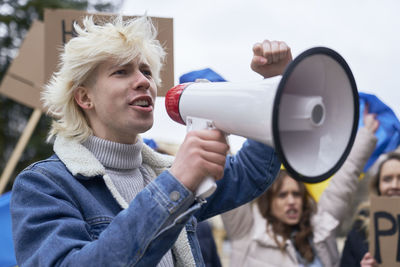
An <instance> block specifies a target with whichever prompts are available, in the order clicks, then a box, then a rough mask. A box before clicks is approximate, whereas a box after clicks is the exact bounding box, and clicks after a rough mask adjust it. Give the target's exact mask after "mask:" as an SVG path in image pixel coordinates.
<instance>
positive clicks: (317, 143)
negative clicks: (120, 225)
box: [165, 47, 359, 197]
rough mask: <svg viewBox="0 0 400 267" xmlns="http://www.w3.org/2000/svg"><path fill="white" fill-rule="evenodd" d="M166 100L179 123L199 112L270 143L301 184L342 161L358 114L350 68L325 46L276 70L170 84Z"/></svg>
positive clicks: (207, 190) (223, 128)
mask: <svg viewBox="0 0 400 267" xmlns="http://www.w3.org/2000/svg"><path fill="white" fill-rule="evenodd" d="M165 105H166V109H167V112H168V114H169V116H170V117H171V118H172V119H173V120H175V121H177V122H179V123H182V124H188V121H190V123H192V121H193V120H197V118H200V119H201V120H206V121H208V122H207V123H206V124H205V125H206V126H207V125H210V124H212V125H214V126H215V127H216V128H217V129H220V130H221V131H224V132H226V133H229V134H234V135H239V136H243V137H246V138H250V139H253V140H256V141H259V142H262V143H264V144H267V145H270V146H272V147H274V148H275V150H276V152H277V154H278V156H279V158H280V159H281V161H282V163H283V165H284V166H285V168H286V169H287V171H288V172H289V173H290V175H291V176H292V177H293V178H295V179H297V180H300V181H303V182H308V183H316V182H320V181H323V180H325V179H327V178H329V177H330V176H332V175H333V174H334V173H335V172H336V171H337V170H338V169H339V168H340V167H341V166H342V164H343V162H344V161H345V159H346V158H347V156H348V154H349V153H350V149H351V147H352V146H353V143H354V139H355V135H356V132H357V127H358V117H359V103H358V92H357V87H356V83H355V80H354V77H353V74H352V72H351V70H350V68H349V66H348V65H347V63H346V61H345V60H344V59H343V58H342V57H341V56H340V55H339V54H338V53H337V52H335V51H333V50H332V49H329V48H325V47H315V48H311V49H309V50H306V51H305V52H303V53H302V54H300V55H299V56H298V57H296V58H295V59H294V60H293V61H292V62H291V63H290V64H289V65H288V66H287V68H286V70H285V72H284V74H283V75H282V76H277V77H273V78H267V79H264V80H261V81H255V82H245V83H243V82H209V83H201V82H200V83H187V84H180V85H177V86H175V87H173V88H172V89H170V90H169V91H168V92H167V95H166V97H165ZM206 126H203V128H206ZM209 182H210V183H211V182H213V180H212V179H211V181H210V180H209ZM214 190H215V185H206V186H205V189H202V190H201V191H202V192H199V191H198V194H197V195H200V196H202V197H207V196H208V195H210V194H211V193H212V192H213V191H214Z"/></svg>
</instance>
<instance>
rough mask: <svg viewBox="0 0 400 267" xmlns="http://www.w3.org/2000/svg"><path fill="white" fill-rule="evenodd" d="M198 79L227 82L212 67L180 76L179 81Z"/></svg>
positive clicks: (185, 81)
mask: <svg viewBox="0 0 400 267" xmlns="http://www.w3.org/2000/svg"><path fill="white" fill-rule="evenodd" d="M196 79H207V80H209V81H210V82H226V80H225V79H224V78H223V77H222V76H221V75H219V74H218V73H216V72H215V71H213V70H212V69H210V68H205V69H202V70H195V71H191V72H188V73H185V74H183V75H182V76H181V77H179V83H187V82H194V81H195V80H196Z"/></svg>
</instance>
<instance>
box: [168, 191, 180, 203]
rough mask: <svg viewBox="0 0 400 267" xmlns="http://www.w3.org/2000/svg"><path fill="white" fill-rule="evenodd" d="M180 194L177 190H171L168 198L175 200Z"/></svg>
mask: <svg viewBox="0 0 400 267" xmlns="http://www.w3.org/2000/svg"><path fill="white" fill-rule="evenodd" d="M180 196H181V194H179V192H178V191H172V192H171V194H169V198H170V199H171V200H172V201H177V200H178V199H179V197H180Z"/></svg>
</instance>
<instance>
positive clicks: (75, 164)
mask: <svg viewBox="0 0 400 267" xmlns="http://www.w3.org/2000/svg"><path fill="white" fill-rule="evenodd" d="M139 138H141V137H140V136H139ZM53 149H54V152H55V153H56V154H57V156H58V157H59V158H60V160H61V161H62V162H63V163H64V164H65V166H66V167H67V169H68V170H69V171H70V172H71V173H72V175H74V176H76V175H78V174H80V175H83V176H85V177H88V178H89V177H95V176H104V175H105V174H106V171H105V168H104V166H103V165H102V164H101V163H100V162H99V161H98V160H97V159H96V158H95V156H94V155H93V154H92V152H90V151H89V150H88V149H87V148H86V147H84V146H83V145H82V144H81V143H79V142H77V141H75V140H73V139H70V138H65V137H62V136H57V137H56V139H55V141H54V147H53ZM142 157H143V164H147V165H149V166H150V167H151V168H152V169H154V170H155V171H156V175H159V173H158V171H157V170H160V173H161V169H165V168H168V167H170V166H171V164H172V162H173V157H171V156H168V155H162V154H159V153H156V152H154V151H153V150H152V149H151V148H150V147H148V146H147V145H145V144H144V145H143V149H142Z"/></svg>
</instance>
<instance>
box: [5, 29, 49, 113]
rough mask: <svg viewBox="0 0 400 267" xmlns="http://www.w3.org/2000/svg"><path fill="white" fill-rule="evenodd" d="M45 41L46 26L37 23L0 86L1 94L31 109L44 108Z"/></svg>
mask: <svg viewBox="0 0 400 267" xmlns="http://www.w3.org/2000/svg"><path fill="white" fill-rule="evenodd" d="M43 40H44V24H43V23H42V22H40V21H35V22H34V23H33V24H32V26H31V28H30V30H29V32H28V33H27V35H26V37H25V39H24V41H23V43H22V45H21V47H20V49H19V53H18V56H17V57H16V58H15V59H14V60H13V62H12V63H11V65H10V66H9V68H8V70H7V73H6V75H5V76H4V78H3V81H2V83H1V86H0V94H3V95H5V96H7V97H9V98H11V99H13V100H15V101H17V102H19V103H21V104H23V105H26V106H28V107H31V108H41V107H42V105H41V103H40V90H41V88H42V86H43V84H44V63H43V59H44V46H43Z"/></svg>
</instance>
